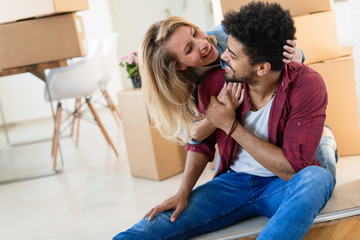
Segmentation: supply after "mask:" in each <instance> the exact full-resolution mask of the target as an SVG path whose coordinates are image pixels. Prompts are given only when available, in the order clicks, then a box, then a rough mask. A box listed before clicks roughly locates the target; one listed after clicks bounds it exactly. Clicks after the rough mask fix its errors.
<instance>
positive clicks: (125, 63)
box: [119, 51, 141, 88]
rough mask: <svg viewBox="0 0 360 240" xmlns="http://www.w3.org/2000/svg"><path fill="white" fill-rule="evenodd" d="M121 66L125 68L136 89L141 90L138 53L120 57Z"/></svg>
mask: <svg viewBox="0 0 360 240" xmlns="http://www.w3.org/2000/svg"><path fill="white" fill-rule="evenodd" d="M119 65H120V66H121V67H123V68H125V70H126V72H127V73H128V77H129V78H130V79H131V82H132V84H133V86H134V88H141V78H140V75H139V58H138V53H137V51H132V52H131V53H129V54H128V55H127V56H120V58H119Z"/></svg>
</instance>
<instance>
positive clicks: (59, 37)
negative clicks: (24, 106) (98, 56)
mask: <svg viewBox="0 0 360 240" xmlns="http://www.w3.org/2000/svg"><path fill="white" fill-rule="evenodd" d="M85 48H86V41H85V34H84V28H83V25H82V21H81V17H80V16H78V15H76V14H75V13H68V14H62V15H56V16H50V17H45V18H39V19H31V20H27V21H21V22H15V23H6V24H1V25H0V56H1V58H0V69H6V68H13V67H19V66H27V65H32V64H38V63H44V62H50V61H57V60H64V59H68V58H73V57H80V56H84V55H85V54H86V49H85Z"/></svg>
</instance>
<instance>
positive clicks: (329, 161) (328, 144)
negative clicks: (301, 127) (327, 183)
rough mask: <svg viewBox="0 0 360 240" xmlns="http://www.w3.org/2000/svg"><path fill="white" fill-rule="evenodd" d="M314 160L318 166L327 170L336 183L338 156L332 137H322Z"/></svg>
mask: <svg viewBox="0 0 360 240" xmlns="http://www.w3.org/2000/svg"><path fill="white" fill-rule="evenodd" d="M316 159H317V160H318V161H319V163H320V165H321V166H322V167H323V168H325V169H327V170H329V171H330V173H331V175H332V176H333V178H334V182H335V183H336V163H337V162H338V159H339V155H338V151H337V147H336V141H335V139H334V138H333V137H329V136H323V137H322V138H321V140H320V144H319V147H318V149H317V151H316Z"/></svg>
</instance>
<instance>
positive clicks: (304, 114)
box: [282, 73, 327, 172]
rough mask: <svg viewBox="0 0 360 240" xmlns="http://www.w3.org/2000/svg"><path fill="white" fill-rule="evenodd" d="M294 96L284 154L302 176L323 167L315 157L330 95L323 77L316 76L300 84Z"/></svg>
mask: <svg viewBox="0 0 360 240" xmlns="http://www.w3.org/2000/svg"><path fill="white" fill-rule="evenodd" d="M292 94H293V96H291V98H289V99H290V100H289V101H291V104H290V106H291V108H292V109H291V114H290V115H289V119H288V120H287V121H286V123H285V130H284V139H283V142H284V144H283V147H282V152H283V154H284V156H285V158H286V159H287V160H288V161H289V162H290V164H291V166H292V167H293V169H294V170H295V172H298V171H300V170H301V169H303V168H305V167H307V166H310V165H319V163H318V162H317V161H316V159H315V154H316V150H317V148H318V146H319V142H320V139H321V136H322V132H323V128H324V122H325V110H326V105H327V93H326V87H325V83H324V81H323V79H322V78H321V76H320V75H319V74H318V73H313V74H312V75H311V77H309V78H307V79H304V80H301V81H299V83H298V85H297V86H296V87H295V89H293V91H292Z"/></svg>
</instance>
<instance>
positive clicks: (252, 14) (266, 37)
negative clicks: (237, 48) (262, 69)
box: [222, 2, 296, 70]
mask: <svg viewBox="0 0 360 240" xmlns="http://www.w3.org/2000/svg"><path fill="white" fill-rule="evenodd" d="M222 24H223V25H224V27H225V32H226V33H227V34H229V35H231V36H232V37H234V38H235V39H236V40H237V41H239V42H240V43H242V44H243V45H244V48H243V51H244V53H245V54H246V55H247V56H248V57H249V59H250V64H251V65H254V64H257V63H261V62H269V63H270V64H271V69H272V70H281V69H283V67H284V63H283V62H282V59H283V55H282V53H283V51H284V49H283V46H284V45H285V44H286V40H288V39H295V36H294V35H295V31H296V29H295V26H294V21H293V19H292V18H291V16H290V13H289V11H288V10H284V9H282V8H281V6H280V5H279V4H277V3H268V2H251V3H249V4H248V5H245V6H242V7H241V8H240V11H238V12H229V13H227V14H226V15H225V17H224V20H223V21H222Z"/></svg>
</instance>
